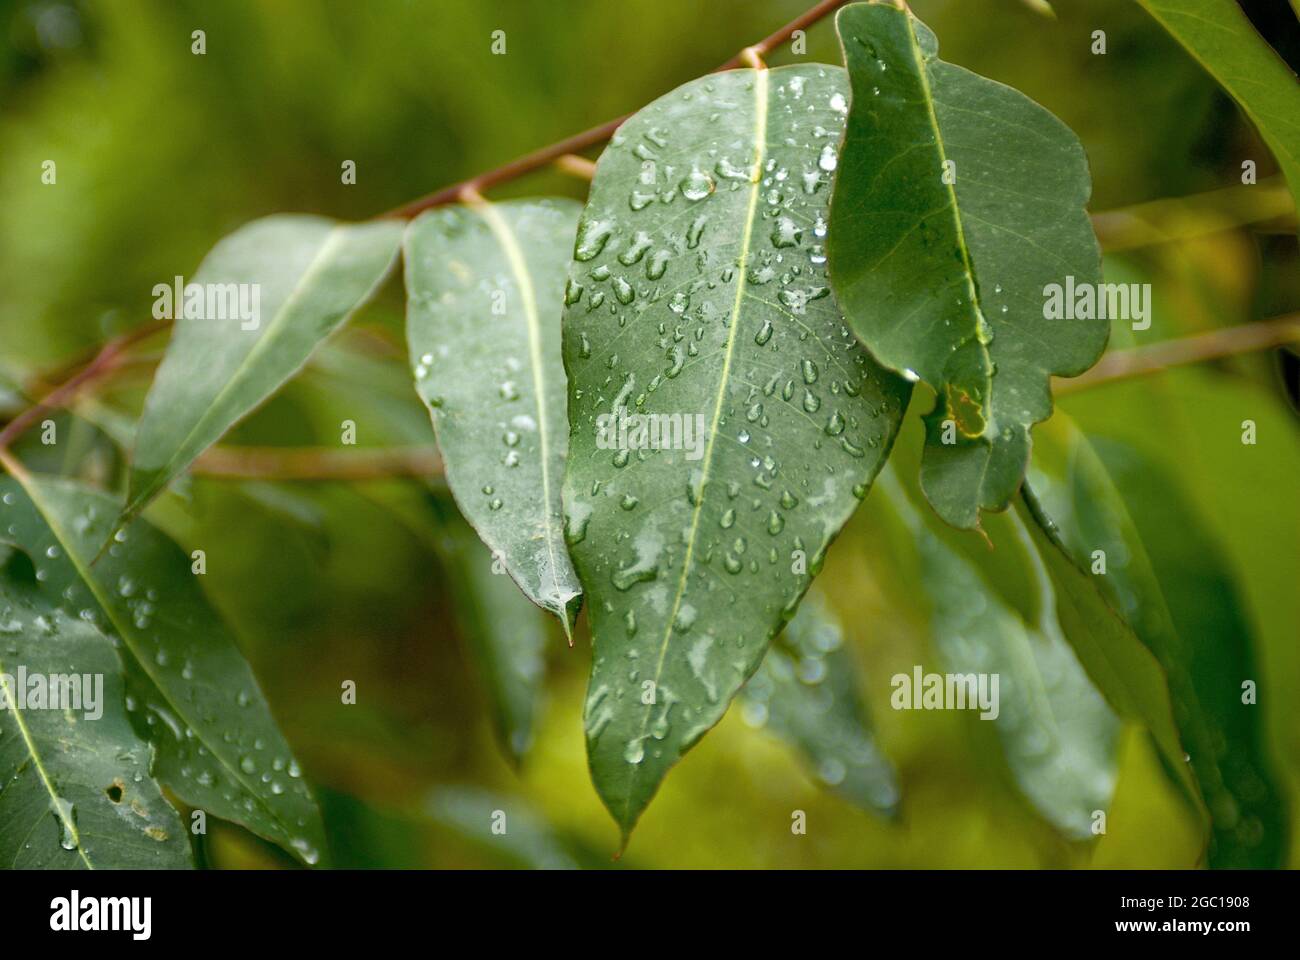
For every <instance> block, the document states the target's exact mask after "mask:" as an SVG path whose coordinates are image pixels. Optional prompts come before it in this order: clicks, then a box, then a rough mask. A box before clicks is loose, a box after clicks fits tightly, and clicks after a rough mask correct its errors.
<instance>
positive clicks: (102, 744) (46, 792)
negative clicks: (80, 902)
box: [0, 570, 193, 870]
mask: <svg viewBox="0 0 1300 960" xmlns="http://www.w3.org/2000/svg"><path fill="white" fill-rule="evenodd" d="M20 671H22V673H20ZM73 675H79V676H80V677H81V678H82V679H81V680H80V686H79V687H78V688H77V690H78V693H77V694H76V695H75V698H74V699H73V700H71V704H72V707H74V708H75V709H73V708H68V707H66V706H63V705H60V704H57V703H53V702H52V701H50V700H48V699H44V698H45V697H46V696H47V695H46V694H44V693H42V694H41V696H42V698H43V699H42V701H41V708H37V707H36V706H35V705H34V703H33V701H31V700H19V699H18V698H19V697H27V695H28V694H32V693H35V690H36V685H35V679H36V678H37V677H40V678H42V680H41V683H40V687H41V689H48V690H49V692H50V693H53V692H54V691H55V690H68V689H71V688H69V687H64V686H62V678H67V679H69V680H70V681H71V682H77V681H76V678H75V677H73ZM56 678H58V679H57V680H56ZM56 682H57V685H56ZM46 684H48V687H46ZM0 685H2V686H3V694H0V696H3V697H4V699H3V700H0V703H4V704H5V705H6V709H3V710H0V782H3V784H4V787H3V789H0V863H3V864H4V865H5V866H6V867H8V868H17V869H33V868H43V869H61V870H93V869H105V868H113V869H121V868H143V867H151V868H179V867H191V866H193V857H192V855H191V853H190V846H189V842H188V839H187V837H188V835H187V833H186V830H185V827H184V825H183V824H182V823H181V819H180V817H179V816H177V814H176V811H175V810H173V809H172V807H171V805H170V804H168V803H167V801H166V800H165V799H164V798H163V795H162V791H161V790H160V789H159V787H158V784H157V783H156V782H155V781H154V780H153V778H152V777H151V776H150V773H149V766H150V760H151V758H152V756H153V754H152V751H151V750H150V748H149V745H148V744H147V743H145V742H144V741H142V740H141V739H140V738H139V737H137V736H136V734H135V731H133V730H132V729H131V722H130V720H129V718H128V717H127V712H126V704H125V694H124V691H123V685H122V678H121V664H120V663H119V661H118V659H117V655H116V654H115V653H114V652H113V644H112V642H111V641H110V640H109V638H108V637H106V636H104V634H102V633H100V632H99V630H97V629H96V628H95V627H94V626H93V625H92V624H90V623H87V622H85V621H83V620H80V619H74V618H72V617H69V616H68V615H67V614H65V613H64V612H63V611H62V610H60V609H58V608H57V607H53V606H51V605H49V604H48V603H46V602H44V601H43V600H42V599H41V598H40V597H37V596H34V595H33V594H32V593H31V592H30V591H29V590H27V589H25V588H24V587H23V585H21V584H20V583H18V582H17V580H16V579H15V578H14V576H13V574H11V573H9V572H7V571H4V570H0ZM66 695H67V694H66V693H65V694H60V696H66ZM15 702H18V703H19V704H20V705H23V704H24V703H26V705H27V706H29V707H31V709H21V710H15V709H12V705H13V704H14V703H15ZM67 702H68V701H63V703H64V704H66V703H67Z"/></svg>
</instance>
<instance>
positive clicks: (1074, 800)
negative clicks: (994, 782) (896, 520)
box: [881, 471, 1119, 840]
mask: <svg viewBox="0 0 1300 960" xmlns="http://www.w3.org/2000/svg"><path fill="white" fill-rule="evenodd" d="M881 487H882V489H883V490H884V491H885V493H886V495H887V499H888V502H889V504H890V505H891V506H892V507H893V508H894V509H895V511H896V512H897V513H898V515H899V516H900V518H901V519H902V521H903V523H904V525H905V527H906V528H907V529H908V531H909V532H910V533H911V535H912V538H913V540H914V542H915V545H916V550H917V554H918V560H919V569H920V574H921V584H922V586H923V587H924V589H925V592H926V595H927V597H928V602H929V605H930V612H931V617H930V622H931V627H932V643H933V645H934V648H935V650H936V652H937V653H938V654H939V657H940V660H941V661H942V664H943V668H944V670H945V671H946V672H947V673H950V674H956V675H972V674H974V675H976V676H978V675H979V674H987V675H989V680H988V683H989V684H990V689H991V683H992V678H993V677H994V676H996V677H997V678H998V691H997V716H996V717H990V719H987V720H984V719H980V720H976V721H974V722H977V723H990V724H991V725H992V726H993V727H994V728H995V729H996V730H997V733H998V736H999V738H1000V740H1001V742H1002V748H1003V753H1004V755H1005V756H1006V760H1007V764H1008V766H1009V768H1010V770H1011V773H1012V775H1013V776H1014V778H1015V780H1016V783H1017V784H1018V785H1019V786H1020V789H1021V791H1022V792H1023V793H1024V794H1025V796H1026V797H1028V798H1029V800H1030V801H1031V802H1032V803H1033V805H1034V806H1035V807H1036V808H1037V809H1038V811H1039V812H1040V813H1042V815H1043V816H1044V817H1046V818H1047V819H1048V820H1049V821H1051V822H1052V823H1053V824H1054V825H1055V826H1056V827H1057V829H1059V830H1060V831H1061V832H1062V833H1064V834H1066V835H1067V836H1069V837H1071V838H1074V839H1080V840H1082V839H1088V838H1091V837H1092V836H1093V833H1092V828H1093V824H1094V813H1095V811H1099V810H1106V809H1107V808H1108V807H1109V805H1110V801H1111V797H1112V795H1113V793H1114V788H1115V780H1116V748H1117V743H1118V737H1119V722H1118V720H1117V718H1116V717H1115V715H1114V713H1112V712H1111V709H1110V707H1109V706H1108V705H1107V703H1106V701H1105V699H1104V698H1103V697H1102V695H1101V694H1100V693H1099V692H1098V691H1097V689H1096V688H1095V687H1094V686H1093V684H1092V682H1091V680H1090V679H1089V676H1088V674H1087V672H1086V671H1085V670H1084V667H1083V665H1082V664H1081V663H1080V662H1079V660H1078V659H1077V658H1076V655H1075V652H1074V649H1072V645H1071V642H1070V641H1069V639H1067V637H1066V634H1065V630H1064V627H1063V619H1062V618H1061V616H1060V609H1059V601H1060V598H1059V597H1058V594H1057V592H1056V589H1055V587H1054V584H1053V583H1052V581H1051V579H1050V578H1049V576H1048V573H1047V570H1046V568H1045V566H1044V564H1043V561H1042V558H1041V556H1040V555H1039V553H1038V552H1037V550H1036V548H1035V545H1034V543H1033V542H1032V540H1031V539H1030V537H1029V533H1028V531H1027V530H1026V528H1025V525H1024V523H1023V522H1022V520H1021V518H1020V516H1019V515H1018V514H1017V513H1015V512H1009V513H1007V514H1005V515H1002V516H994V517H990V518H988V519H989V520H990V521H991V522H990V524H989V527H990V529H989V530H988V532H987V533H988V536H989V538H990V542H991V543H992V544H993V552H994V553H997V552H1002V551H1006V552H1010V553H1011V554H1012V555H1013V556H1014V557H1015V560H1014V561H1013V562H1015V563H1018V564H1019V566H1020V568H1021V570H1022V571H1023V576H1024V577H1025V578H1026V579H1027V580H1028V582H1029V584H1030V585H1031V587H1032V589H1033V590H1034V592H1035V594H1036V596H1035V597H1034V604H1033V610H1032V611H1025V610H1023V609H1020V608H1019V605H1018V604H1017V603H1015V602H1013V601H1011V600H1010V599H1009V598H1008V596H1007V594H1006V592H1005V590H1004V589H1002V588H1001V586H1000V585H999V584H996V583H995V582H993V581H991V580H990V579H988V578H987V576H986V574H985V571H984V568H983V566H982V564H980V563H979V562H978V561H977V559H976V557H975V555H974V550H975V549H979V550H980V551H981V552H986V549H987V548H985V547H983V546H981V545H978V544H972V542H971V541H970V540H969V535H959V534H955V533H953V532H952V531H950V530H946V529H943V528H941V527H939V525H938V524H936V523H935V522H934V521H933V520H932V519H930V518H928V517H927V516H926V515H925V514H924V512H923V511H921V510H918V509H917V508H916V507H915V506H914V505H913V504H912V502H911V500H910V498H909V497H908V495H907V494H906V492H904V490H903V487H902V485H901V484H900V483H899V482H898V480H897V479H896V477H895V475H894V472H893V471H889V472H887V473H886V474H885V478H884V481H883V482H882V484H881ZM921 668H922V671H923V673H937V672H939V671H937V670H934V669H932V668H930V667H928V666H926V665H921ZM896 695H897V691H896Z"/></svg>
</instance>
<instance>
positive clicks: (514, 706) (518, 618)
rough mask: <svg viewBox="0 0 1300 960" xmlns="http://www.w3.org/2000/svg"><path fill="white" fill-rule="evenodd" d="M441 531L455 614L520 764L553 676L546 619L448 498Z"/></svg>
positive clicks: (497, 723) (499, 730)
mask: <svg viewBox="0 0 1300 960" xmlns="http://www.w3.org/2000/svg"><path fill="white" fill-rule="evenodd" d="M438 506H439V513H440V514H441V515H442V516H441V518H440V521H439V523H438V525H437V529H436V531H435V533H434V539H435V544H436V549H437V550H438V553H439V554H440V555H441V557H442V559H443V573H444V574H445V575H446V576H447V577H448V578H449V580H450V581H451V586H452V595H453V597H454V598H455V601H456V618H457V621H458V622H459V624H460V633H461V635H462V636H463V637H464V638H465V640H466V642H467V644H468V646H469V648H470V653H471V655H472V657H473V660H474V663H475V666H476V667H477V668H478V672H479V675H480V676H481V678H482V682H483V687H484V690H485V691H486V693H487V697H488V702H489V703H490V705H491V711H492V725H493V728H494V729H495V731H496V734H497V739H498V740H499V741H500V743H501V748H502V750H504V751H505V753H506V756H508V757H509V758H511V760H513V761H514V762H515V763H516V764H518V763H519V762H520V761H522V760H523V758H524V755H525V754H527V753H528V750H529V748H530V747H531V746H532V743H533V724H534V721H535V719H536V716H537V711H538V708H539V705H540V703H541V698H542V686H543V681H544V679H545V677H546V661H545V659H544V657H545V650H546V621H545V615H544V614H542V613H541V612H540V611H539V610H538V609H537V608H536V607H535V606H533V605H532V604H531V603H529V602H528V601H527V600H525V599H524V598H523V597H522V596H520V595H519V591H518V590H517V589H515V587H514V585H513V584H512V583H511V581H510V578H509V577H507V576H506V575H505V571H504V570H503V569H501V568H500V567H499V565H498V561H496V560H494V559H493V558H492V555H491V554H489V553H488V552H487V551H486V550H484V549H483V544H482V543H481V542H480V541H479V539H478V537H476V536H475V535H474V531H473V530H472V529H470V527H469V526H468V525H467V524H466V523H465V522H464V521H462V520H461V519H460V517H458V516H456V515H455V512H454V510H452V508H451V506H450V505H449V504H448V505H447V506H446V507H442V506H441V505H438Z"/></svg>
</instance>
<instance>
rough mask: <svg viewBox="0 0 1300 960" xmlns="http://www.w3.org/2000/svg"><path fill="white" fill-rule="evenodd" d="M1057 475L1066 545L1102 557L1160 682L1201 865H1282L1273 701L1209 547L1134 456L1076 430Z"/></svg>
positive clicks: (1205, 535) (1163, 483) (1112, 591)
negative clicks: (1270, 720)
mask: <svg viewBox="0 0 1300 960" xmlns="http://www.w3.org/2000/svg"><path fill="white" fill-rule="evenodd" d="M1064 473H1065V475H1064V477H1063V480H1060V481H1058V482H1057V483H1055V484H1053V485H1052V486H1051V487H1049V489H1052V490H1053V491H1054V500H1055V501H1057V502H1059V504H1060V506H1059V507H1058V513H1059V514H1060V515H1061V516H1063V517H1065V518H1067V521H1066V522H1063V523H1062V525H1061V526H1062V530H1063V534H1062V539H1063V540H1064V541H1065V542H1066V543H1067V544H1068V546H1069V548H1070V549H1071V551H1072V552H1073V553H1074V554H1075V555H1076V556H1079V557H1095V556H1096V554H1095V553H1094V551H1102V555H1103V557H1104V559H1105V560H1106V572H1105V575H1104V576H1101V575H1099V576H1097V577H1096V578H1095V579H1096V580H1097V582H1098V583H1099V584H1100V586H1101V589H1103V590H1104V591H1105V593H1106V594H1107V596H1108V597H1110V598H1111V599H1112V601H1113V602H1114V603H1115V604H1116V606H1117V607H1119V609H1121V610H1122V611H1123V613H1124V615H1125V617H1126V618H1127V619H1128V621H1129V622H1130V623H1132V625H1133V629H1134V630H1135V631H1136V633H1137V635H1138V637H1140V638H1141V640H1142V642H1143V643H1144V644H1146V646H1147V647H1148V648H1149V649H1150V650H1151V652H1152V653H1153V654H1154V655H1155V657H1156V659H1157V660H1159V662H1160V663H1161V665H1162V666H1163V668H1164V671H1165V673H1166V674H1167V675H1168V678H1169V692H1170V697H1171V699H1172V703H1173V717H1174V720H1175V722H1176V723H1177V726H1178V730H1179V733H1180V735H1181V738H1182V742H1183V744H1184V745H1185V746H1186V750H1187V755H1188V757H1189V758H1190V761H1191V768H1192V772H1193V773H1194V775H1195V778H1196V781H1197V783H1198V784H1199V786H1200V790H1201V793H1202V794H1203V796H1204V798H1205V805H1206V808H1207V810H1208V813H1209V817H1210V827H1211V835H1210V850H1209V857H1208V863H1209V865H1210V866H1211V867H1229V868H1243V867H1249V868H1269V867H1278V866H1281V865H1283V864H1284V862H1285V859H1286V851H1287V842H1288V829H1289V825H1288V823H1287V820H1288V817H1287V808H1286V805H1285V803H1284V801H1283V799H1282V796H1283V791H1282V786H1281V783H1280V781H1279V780H1278V778H1277V776H1276V775H1275V774H1274V772H1273V770H1272V763H1271V760H1270V758H1269V757H1268V753H1267V749H1266V747H1265V745H1264V744H1265V734H1264V719H1263V714H1262V713H1261V711H1262V709H1263V708H1262V707H1261V706H1259V705H1258V703H1259V700H1261V699H1262V698H1264V697H1268V696H1276V695H1278V692H1277V691H1276V690H1275V689H1273V688H1272V687H1271V686H1270V685H1269V684H1268V682H1267V678H1266V676H1265V675H1264V674H1263V672H1262V671H1261V669H1260V665H1259V663H1258V662H1257V661H1256V658H1255V653H1254V649H1253V646H1254V629H1253V627H1252V625H1251V624H1250V622H1249V621H1248V619H1247V617H1246V615H1245V614H1244V612H1243V610H1242V605H1241V602H1240V600H1239V599H1238V594H1237V588H1236V587H1235V585H1234V583H1233V579H1232V576H1231V574H1230V573H1229V571H1228V568H1227V565H1226V562H1225V561H1224V559H1223V557H1222V555H1221V552H1220V549H1219V546H1218V544H1217V542H1216V541H1215V538H1214V537H1213V536H1211V535H1210V534H1209V532H1208V531H1207V530H1205V529H1204V527H1203V526H1202V524H1201V522H1200V520H1199V518H1198V515H1197V511H1196V510H1195V509H1194V508H1193V507H1192V506H1191V505H1190V504H1189V503H1188V502H1187V501H1186V499H1185V497H1184V494H1183V492H1182V486H1181V484H1180V483H1179V481H1178V480H1177V479H1176V478H1175V477H1173V476H1171V475H1169V474H1167V473H1166V472H1165V471H1164V470H1162V469H1161V468H1159V467H1157V466H1156V465H1155V464H1154V463H1152V462H1151V461H1149V460H1147V459H1145V458H1143V457H1141V456H1139V455H1138V454H1137V453H1136V451H1134V450H1133V449H1132V448H1129V447H1126V446H1123V445H1120V444H1117V443H1115V442H1113V441H1101V440H1098V441H1096V443H1095V445H1094V444H1093V443H1090V442H1089V441H1088V440H1087V438H1085V437H1084V435H1083V434H1082V433H1079V432H1078V431H1072V433H1071V436H1070V442H1069V446H1068V467H1067V469H1066V471H1065V472H1064ZM1121 491H1123V492H1122V493H1121ZM1094 562H1095V561H1094ZM1247 682H1249V683H1250V684H1252V685H1253V686H1254V698H1253V699H1251V700H1250V702H1247V699H1248V697H1247V694H1246V687H1245V685H1246V683H1247Z"/></svg>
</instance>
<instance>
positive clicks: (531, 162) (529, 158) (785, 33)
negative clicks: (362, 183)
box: [380, 0, 849, 220]
mask: <svg viewBox="0 0 1300 960" xmlns="http://www.w3.org/2000/svg"><path fill="white" fill-rule="evenodd" d="M848 2H849V0H821V3H818V4H815V5H814V6H812V7H810V8H809V9H807V10H805V11H804V12H803V13H801V14H800V15H799V16H797V17H795V18H794V19H793V20H791V21H790V22H789V23H787V24H786V25H785V26H783V27H781V29H779V30H777V31H776V32H775V33H773V34H772V35H771V36H768V37H765V38H764V39H762V40H760V41H759V42H758V43H755V44H751V45H750V46H747V47H745V48H744V49H743V50H741V51H740V52H739V53H737V54H736V55H735V56H734V57H732V58H731V59H730V60H728V61H727V62H726V63H723V64H722V65H720V66H719V67H717V68H716V69H715V70H714V71H713V72H714V73H721V72H722V71H724V70H735V69H736V68H737V67H744V66H753V63H752V60H753V59H757V60H758V61H759V62H760V63H761V62H762V58H763V57H764V56H766V55H767V54H769V53H771V52H772V51H773V50H775V49H776V48H777V47H778V46H780V45H781V44H782V43H785V41H787V40H789V39H790V38H791V37H792V36H793V35H794V32H795V31H796V30H802V29H804V28H805V27H809V26H812V25H813V24H814V23H816V22H817V21H819V20H821V19H823V18H824V17H827V16H829V15H830V14H832V13H834V12H835V11H836V10H838V9H839V8H840V7H842V6H844V5H845V4H846V3H848ZM630 116H632V114H630V113H629V114H625V115H623V116H621V117H616V118H614V119H613V120H607V121H606V122H605V123H602V124H599V125H597V126H594V127H592V128H591V129H589V130H584V131H582V133H575V134H574V135H573V136H571V137H568V138H566V139H564V140H559V141H557V142H555V143H552V144H551V145H550V146H547V147H542V148H541V149H540V150H535V151H533V152H532V153H529V154H525V155H524V156H522V157H519V158H518V159H516V160H512V161H510V162H509V163H507V164H505V165H503V166H500V167H497V168H496V169H495V170H488V171H487V172H486V173H480V174H478V175H477V176H474V177H470V178H469V179H468V180H462V181H461V182H460V183H453V184H451V185H450V186H447V187H443V188H442V189H441V190H435V191H434V192H433V193H429V194H426V195H424V196H423V197H419V198H417V199H415V200H412V201H411V202H409V203H404V204H402V205H401V206H400V207H395V208H394V209H392V210H389V211H387V212H386V213H382V214H380V218H385V217H395V218H399V219H404V220H409V219H410V218H411V217H414V216H415V215H416V214H418V213H420V212H422V211H424V210H428V209H429V208H430V207H439V206H442V205H444V204H448V203H454V202H456V200H457V199H458V198H459V197H460V194H461V191H463V190H465V189H466V188H472V189H474V190H477V191H479V192H480V193H481V192H482V191H484V190H487V189H489V188H491V187H495V186H498V185H499V184H502V183H507V182H509V181H511V180H516V179H518V178H519V177H522V176H523V175H524V174H527V173H532V172H533V171H534V170H538V169H540V168H541V167H544V166H547V165H548V164H550V163H553V162H554V161H556V160H557V159H559V158H560V157H562V156H564V155H565V154H569V153H574V154H576V153H581V152H582V151H583V150H587V149H589V148H591V147H594V146H596V145H597V144H600V143H604V142H605V141H606V140H608V139H609V138H610V137H612V136H613V135H614V131H616V130H617V129H618V128H619V127H620V126H622V125H623V121H624V120H626V119H627V118H628V117H630Z"/></svg>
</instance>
